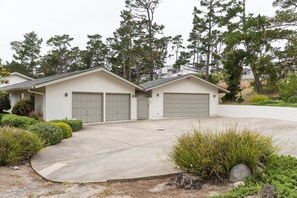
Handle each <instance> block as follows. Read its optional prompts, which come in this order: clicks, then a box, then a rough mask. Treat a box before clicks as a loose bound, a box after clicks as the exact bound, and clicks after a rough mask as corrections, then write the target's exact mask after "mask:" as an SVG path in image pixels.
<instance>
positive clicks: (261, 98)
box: [251, 95, 268, 103]
mask: <svg viewBox="0 0 297 198" xmlns="http://www.w3.org/2000/svg"><path fill="white" fill-rule="evenodd" d="M251 100H252V103H257V102H263V101H266V100H268V97H267V96H266V95H254V96H252V98H251Z"/></svg>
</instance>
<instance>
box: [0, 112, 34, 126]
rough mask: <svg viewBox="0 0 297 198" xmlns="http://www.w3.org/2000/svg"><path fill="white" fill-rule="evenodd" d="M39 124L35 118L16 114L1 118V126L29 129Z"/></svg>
mask: <svg viewBox="0 0 297 198" xmlns="http://www.w3.org/2000/svg"><path fill="white" fill-rule="evenodd" d="M37 122H38V121H37V120H35V119H33V118H29V117H25V116H18V115H14V114H3V115H2V118H1V126H10V127H16V128H21V129H27V128H28V127H29V126H30V125H33V124H36V123H37Z"/></svg>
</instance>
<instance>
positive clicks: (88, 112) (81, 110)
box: [72, 92, 103, 123]
mask: <svg viewBox="0 0 297 198" xmlns="http://www.w3.org/2000/svg"><path fill="white" fill-rule="evenodd" d="M102 102H103V95H102V94H101V93H80V92H76V93H73V94H72V118H75V119H80V120H82V121H83V122H84V123H92V122H102V121H103V103H102Z"/></svg>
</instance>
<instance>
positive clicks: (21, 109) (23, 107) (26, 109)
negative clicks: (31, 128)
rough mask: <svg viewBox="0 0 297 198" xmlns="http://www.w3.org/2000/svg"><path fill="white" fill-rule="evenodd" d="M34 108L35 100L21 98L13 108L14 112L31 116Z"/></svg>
mask: <svg viewBox="0 0 297 198" xmlns="http://www.w3.org/2000/svg"><path fill="white" fill-rule="evenodd" d="M33 110H34V102H33V101H32V100H30V99H24V100H20V101H19V102H18V103H16V104H15V105H14V107H13V109H12V113H13V114H16V115H21V116H29V114H30V112H32V111H33Z"/></svg>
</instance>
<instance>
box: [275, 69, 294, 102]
mask: <svg viewBox="0 0 297 198" xmlns="http://www.w3.org/2000/svg"><path fill="white" fill-rule="evenodd" d="M278 88H279V96H280V97H281V98H282V99H283V100H285V101H287V100H288V99H289V98H290V97H292V96H296V95H297V75H296V74H291V75H289V76H288V77H287V79H285V80H283V81H281V82H280V83H279V86H278Z"/></svg>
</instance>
